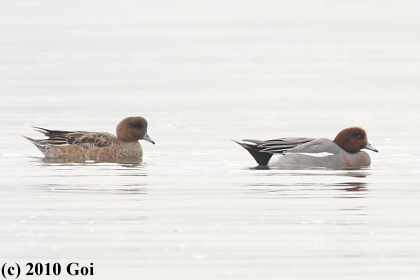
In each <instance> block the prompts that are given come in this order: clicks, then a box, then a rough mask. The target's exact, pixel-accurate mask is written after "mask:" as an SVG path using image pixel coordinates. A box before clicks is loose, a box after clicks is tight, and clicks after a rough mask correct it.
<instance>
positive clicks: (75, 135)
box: [24, 117, 154, 160]
mask: <svg viewBox="0 0 420 280" xmlns="http://www.w3.org/2000/svg"><path fill="white" fill-rule="evenodd" d="M35 129H36V130H37V131H39V132H41V133H43V134H44V135H45V136H47V137H48V139H41V140H36V139H32V138H29V137H26V136H24V137H25V138H26V139H28V140H29V141H31V142H32V143H33V144H34V145H35V146H36V147H37V148H38V149H39V150H40V151H41V152H42V153H43V154H44V155H45V157H49V158H55V157H69V158H86V159H107V160H112V159H117V158H127V157H141V156H143V150H142V148H141V146H140V143H139V142H138V140H141V139H144V140H147V141H149V142H151V143H153V144H154V141H153V140H152V139H151V138H150V137H149V136H148V134H147V121H146V120H145V119H144V118H142V117H129V118H125V119H124V120H122V121H121V122H120V123H119V124H118V126H117V137H116V136H115V135H112V134H110V133H106V132H87V131H64V130H49V129H45V128H41V127H35Z"/></svg>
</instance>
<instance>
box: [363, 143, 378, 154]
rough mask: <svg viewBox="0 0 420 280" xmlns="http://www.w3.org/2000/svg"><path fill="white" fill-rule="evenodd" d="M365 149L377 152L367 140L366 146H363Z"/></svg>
mask: <svg viewBox="0 0 420 280" xmlns="http://www.w3.org/2000/svg"><path fill="white" fill-rule="evenodd" d="M364 148H365V149H368V150H371V151H374V152H378V150H377V149H375V148H374V147H373V146H372V145H371V144H370V143H369V142H368V143H367V144H366V146H365V147H364Z"/></svg>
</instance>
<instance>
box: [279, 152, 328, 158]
mask: <svg viewBox="0 0 420 280" xmlns="http://www.w3.org/2000/svg"><path fill="white" fill-rule="evenodd" d="M287 154H289V153H286V154H285V155H287ZM290 154H299V155H306V156H311V157H318V158H321V157H328V156H333V155H334V154H333V153H328V152H322V153H290Z"/></svg>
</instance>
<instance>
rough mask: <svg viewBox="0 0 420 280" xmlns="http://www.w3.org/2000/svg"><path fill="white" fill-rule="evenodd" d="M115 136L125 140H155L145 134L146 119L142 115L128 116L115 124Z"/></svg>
mask: <svg viewBox="0 0 420 280" xmlns="http://www.w3.org/2000/svg"><path fill="white" fill-rule="evenodd" d="M117 137H118V138H119V139H121V140H123V141H126V142H134V141H138V140H141V139H144V140H146V141H149V142H151V143H153V144H155V141H153V140H152V139H151V138H150V137H149V135H147V121H146V119H145V118H142V117H129V118H125V119H123V120H122V121H121V122H120V123H119V124H118V125H117Z"/></svg>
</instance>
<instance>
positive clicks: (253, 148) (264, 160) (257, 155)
mask: <svg viewBox="0 0 420 280" xmlns="http://www.w3.org/2000/svg"><path fill="white" fill-rule="evenodd" d="M232 141H234V142H236V143H238V144H239V145H241V146H242V147H244V148H245V149H246V150H247V151H248V152H249V153H250V154H251V156H252V157H253V158H254V159H255V161H256V162H257V163H258V164H259V165H267V164H268V162H269V161H270V159H271V157H272V156H273V154H271V153H267V152H261V150H262V149H264V148H262V147H258V145H253V144H247V143H241V142H238V141H235V140H232Z"/></svg>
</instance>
